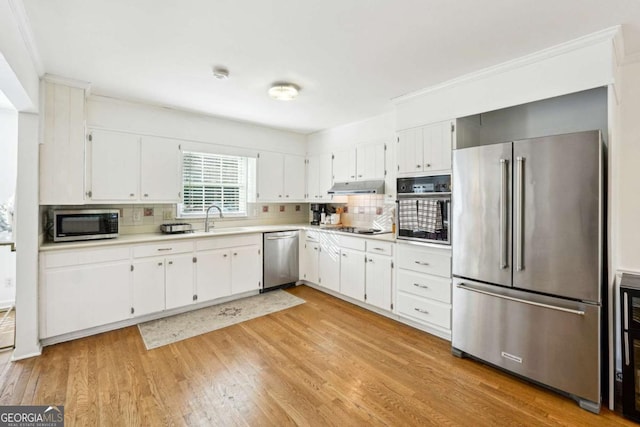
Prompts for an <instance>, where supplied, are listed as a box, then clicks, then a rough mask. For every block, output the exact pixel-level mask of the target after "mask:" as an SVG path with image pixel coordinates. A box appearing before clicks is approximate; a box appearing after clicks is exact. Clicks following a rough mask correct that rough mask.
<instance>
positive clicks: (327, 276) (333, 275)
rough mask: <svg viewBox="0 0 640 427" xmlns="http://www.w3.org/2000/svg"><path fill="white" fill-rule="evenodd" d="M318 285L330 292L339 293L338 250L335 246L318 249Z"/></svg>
mask: <svg viewBox="0 0 640 427" xmlns="http://www.w3.org/2000/svg"><path fill="white" fill-rule="evenodd" d="M318 284H319V285H320V286H322V287H325V288H327V289H331V290H332V291H336V292H338V291H340V249H339V248H337V247H336V246H333V245H332V246H321V247H320V253H319V255H318Z"/></svg>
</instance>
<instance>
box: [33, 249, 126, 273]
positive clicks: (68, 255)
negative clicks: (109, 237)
mask: <svg viewBox="0 0 640 427" xmlns="http://www.w3.org/2000/svg"><path fill="white" fill-rule="evenodd" d="M42 258H43V261H44V267H45V268H56V267H68V266H76V265H84V264H96V263H101V262H112V261H120V260H125V259H129V247H128V246H127V247H122V246H120V247H115V248H104V249H88V250H79V251H61V252H48V253H45V254H42Z"/></svg>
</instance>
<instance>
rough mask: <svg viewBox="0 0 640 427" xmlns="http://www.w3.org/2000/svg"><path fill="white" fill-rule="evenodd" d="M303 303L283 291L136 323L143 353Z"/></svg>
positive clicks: (301, 300)
mask: <svg viewBox="0 0 640 427" xmlns="http://www.w3.org/2000/svg"><path fill="white" fill-rule="evenodd" d="M304 302H305V301H304V300H303V299H301V298H298V297H296V296H294V295H291V294H290V293H288V292H285V291H283V290H280V289H279V290H276V291H271V292H265V293H264V294H260V295H255V296H251V297H247V298H242V299H239V300H235V301H230V302H225V303H222V304H218V305H212V306H211V307H205V308H201V309H198V310H194V311H190V312H188V313H182V314H176V315H175V316H169V317H165V318H162V319H157V320H152V321H150V322H145V323H140V324H139V325H138V329H139V330H140V335H142V340H143V341H144V345H145V346H146V347H147V350H151V349H154V348H158V347H162V346H163V345H167V344H171V343H174V342H177V341H182V340H184V339H187V338H191V337H195V336H196V335H201V334H205V333H207V332H211V331H215V330H216V329H221V328H224V327H227V326H231V325H235V324H236V323H240V322H244V321H245V320H250V319H255V318H256V317H260V316H265V315H267V314H271V313H275V312H276V311H280V310H284V309H286V308H291V307H295V306H296V305H299V304H303V303H304Z"/></svg>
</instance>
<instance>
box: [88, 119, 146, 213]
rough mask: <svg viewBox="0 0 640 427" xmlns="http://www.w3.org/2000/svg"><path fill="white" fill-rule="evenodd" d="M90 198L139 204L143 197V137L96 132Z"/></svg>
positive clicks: (92, 135)
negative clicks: (141, 165) (141, 186)
mask: <svg viewBox="0 0 640 427" xmlns="http://www.w3.org/2000/svg"><path fill="white" fill-rule="evenodd" d="M89 146H90V159H91V160H90V165H91V170H90V179H88V181H89V184H90V185H89V188H88V193H87V194H88V196H89V197H90V198H91V200H94V201H112V200H113V201H136V200H138V199H139V198H140V183H139V177H140V137H139V136H138V135H132V134H128V133H120V132H110V131H103V130H93V131H92V132H91V133H90V137H89Z"/></svg>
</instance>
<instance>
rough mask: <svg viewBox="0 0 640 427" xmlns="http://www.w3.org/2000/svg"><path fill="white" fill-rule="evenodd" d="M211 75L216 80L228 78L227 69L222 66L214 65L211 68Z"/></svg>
mask: <svg viewBox="0 0 640 427" xmlns="http://www.w3.org/2000/svg"><path fill="white" fill-rule="evenodd" d="M213 77H215V78H216V79H218V80H227V79H228V78H229V70H227V69H226V68H224V67H215V68H214V69H213Z"/></svg>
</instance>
